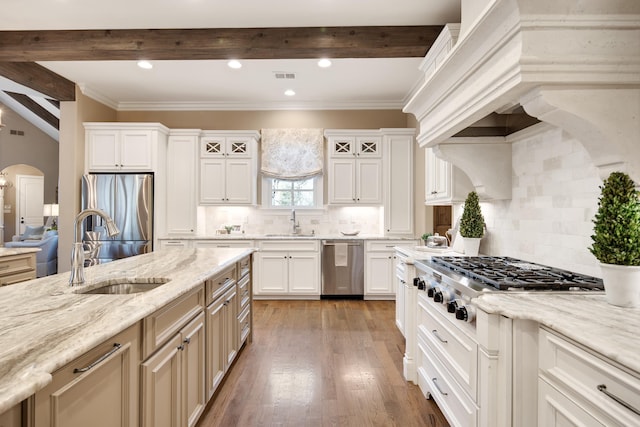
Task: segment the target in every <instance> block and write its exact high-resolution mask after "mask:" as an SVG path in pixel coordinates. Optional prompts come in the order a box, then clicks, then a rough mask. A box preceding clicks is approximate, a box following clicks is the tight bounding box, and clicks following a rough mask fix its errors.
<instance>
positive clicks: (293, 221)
mask: <svg viewBox="0 0 640 427" xmlns="http://www.w3.org/2000/svg"><path fill="white" fill-rule="evenodd" d="M290 221H291V232H292V233H293V234H298V229H299V228H300V225H298V224H297V223H296V210H295V209H291V219H290Z"/></svg>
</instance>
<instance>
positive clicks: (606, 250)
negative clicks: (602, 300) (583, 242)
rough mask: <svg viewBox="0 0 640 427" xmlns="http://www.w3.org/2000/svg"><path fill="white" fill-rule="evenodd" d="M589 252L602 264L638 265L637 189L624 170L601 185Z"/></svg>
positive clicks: (639, 219) (639, 203)
mask: <svg viewBox="0 0 640 427" xmlns="http://www.w3.org/2000/svg"><path fill="white" fill-rule="evenodd" d="M600 190H601V193H600V198H599V199H598V211H597V212H596V215H595V218H594V219H593V223H594V234H593V235H592V236H591V240H592V241H593V245H592V246H591V247H590V248H589V250H590V251H591V253H592V254H593V255H594V256H595V257H596V258H597V259H598V261H600V262H601V263H603V264H614V265H627V266H640V192H639V191H638V190H636V188H635V183H634V182H633V180H632V179H631V178H630V177H629V176H628V175H627V174H625V173H624V172H612V173H611V174H610V175H609V177H608V178H607V179H605V180H604V182H603V184H602V186H600Z"/></svg>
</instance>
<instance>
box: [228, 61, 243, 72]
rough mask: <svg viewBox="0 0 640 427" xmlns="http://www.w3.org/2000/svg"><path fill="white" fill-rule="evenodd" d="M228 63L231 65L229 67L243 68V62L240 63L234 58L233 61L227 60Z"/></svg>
mask: <svg viewBox="0 0 640 427" xmlns="http://www.w3.org/2000/svg"><path fill="white" fill-rule="evenodd" d="M227 65H228V66H229V68H234V69H236V70H237V69H238V68H242V64H241V63H240V61H238V60H235V59H232V60H231V61H229V62H227Z"/></svg>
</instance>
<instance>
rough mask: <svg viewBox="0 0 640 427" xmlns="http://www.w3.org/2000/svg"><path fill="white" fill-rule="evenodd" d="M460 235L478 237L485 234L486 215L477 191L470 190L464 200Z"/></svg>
mask: <svg viewBox="0 0 640 427" xmlns="http://www.w3.org/2000/svg"><path fill="white" fill-rule="evenodd" d="M460 235H461V236H462V237H468V238H476V239H478V238H481V237H482V236H483V235H484V217H483V216H482V211H481V210H480V200H479V199H478V194H477V193H476V192H475V191H472V192H470V193H469V194H468V195H467V199H466V200H465V202H464V210H463V211H462V218H460Z"/></svg>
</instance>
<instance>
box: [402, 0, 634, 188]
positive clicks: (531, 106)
mask: <svg viewBox="0 0 640 427" xmlns="http://www.w3.org/2000/svg"><path fill="white" fill-rule="evenodd" d="M445 31H446V30H445ZM427 59H429V55H427ZM436 59H437V61H436ZM433 61H434V62H437V63H436V64H435V67H431V69H430V70H429V73H430V75H427V77H426V80H425V82H424V83H423V84H422V85H421V86H420V87H419V88H418V89H417V90H416V92H415V93H414V95H413V96H412V98H411V99H410V100H409V101H408V103H407V104H406V106H405V108H404V111H405V112H409V113H413V114H414V115H415V116H416V119H417V120H418V121H419V122H420V134H419V136H418V143H419V144H420V146H421V147H436V148H435V151H436V154H438V155H439V156H440V157H442V158H444V159H445V160H448V161H451V162H452V163H453V164H454V165H456V166H459V167H460V168H461V169H462V170H463V171H465V173H467V175H469V177H470V178H471V181H472V182H473V184H474V185H475V186H476V188H477V189H478V192H479V194H481V195H482V196H484V198H489V199H490V198H504V196H505V194H504V188H495V187H494V184H496V183H498V182H504V181H500V179H504V180H510V178H511V168H510V159H509V164H508V165H507V167H505V166H504V164H501V163H503V162H504V159H505V158H506V157H507V156H508V154H509V153H510V149H508V148H506V147H505V145H508V142H509V141H508V137H507V138H502V140H499V141H495V140H494V141H489V142H488V143H480V144H477V143H475V144H474V143H473V142H470V141H469V138H451V137H452V136H453V135H455V134H456V133H458V132H460V131H461V130H463V129H465V128H467V127H469V126H471V125H473V124H474V123H476V122H477V121H479V120H480V119H482V118H484V117H486V116H488V115H489V114H491V113H493V112H496V111H498V112H500V111H504V110H508V109H509V108H511V107H513V106H515V105H518V104H519V105H522V106H523V107H524V109H525V111H526V112H527V113H528V114H529V115H531V116H534V117H536V118H538V119H539V120H541V121H543V122H547V123H549V124H551V125H554V126H557V127H559V128H561V129H563V130H564V131H566V132H567V133H569V134H571V135H572V136H573V137H575V138H576V139H578V140H579V141H581V142H582V143H583V144H584V146H585V148H586V150H587V151H588V153H589V155H590V156H591V158H592V160H593V162H594V164H595V165H596V166H597V167H598V168H599V169H600V174H601V176H602V177H603V178H604V177H606V176H608V174H609V173H610V172H611V171H613V170H622V171H625V172H627V173H629V174H630V175H631V176H632V178H633V179H634V180H635V181H636V182H640V2H638V1H637V0H590V1H581V2H576V1H575V0H536V1H530V0H496V1H494V2H491V4H489V6H488V7H487V8H486V9H485V11H484V13H483V14H482V15H481V16H479V17H478V18H477V19H476V20H475V22H474V23H473V24H472V25H471V26H470V28H469V30H468V31H467V32H466V33H465V34H464V35H463V36H462V37H461V38H460V39H459V40H458V41H457V43H456V44H455V45H453V47H452V48H451V50H450V51H449V53H448V54H446V56H445V57H444V59H442V53H441V52H440V57H438V58H435V55H434V58H433ZM424 68H427V67H424ZM434 68H435V71H434ZM492 138H493V139H495V137H492ZM497 138H498V139H500V137H497ZM477 139H478V140H479V141H480V142H484V141H485V140H484V139H483V138H477ZM461 147H464V149H462V148H461ZM494 154H495V155H494ZM479 157H482V158H495V159H496V160H495V161H494V162H490V163H485V162H472V163H473V165H470V164H469V163H470V162H468V161H467V160H468V159H469V158H471V159H474V158H479ZM463 158H465V159H464V160H463ZM496 171H499V173H501V174H502V175H503V176H502V177H501V178H500V179H496V177H495V175H496Z"/></svg>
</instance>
